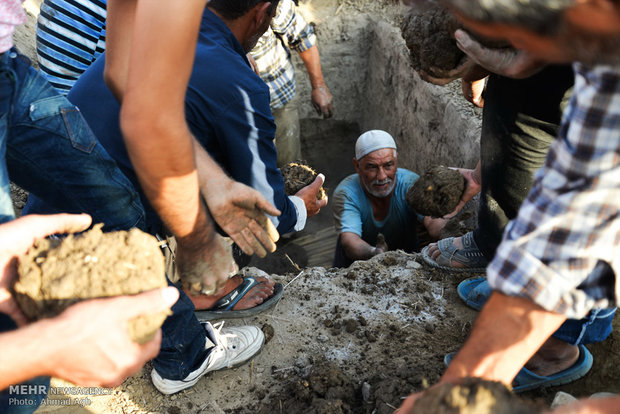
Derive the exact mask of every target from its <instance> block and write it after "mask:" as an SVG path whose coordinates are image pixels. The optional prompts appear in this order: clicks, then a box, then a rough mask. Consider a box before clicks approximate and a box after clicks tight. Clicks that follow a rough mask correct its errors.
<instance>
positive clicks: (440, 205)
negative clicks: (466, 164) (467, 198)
mask: <svg viewBox="0 0 620 414" xmlns="http://www.w3.org/2000/svg"><path fill="white" fill-rule="evenodd" d="M463 191H465V178H463V176H462V175H461V174H460V173H459V172H458V171H455V170H451V169H450V168H447V167H444V166H440V165H439V166H433V167H431V168H429V169H428V170H427V171H426V172H425V173H424V175H423V176H422V177H420V179H419V180H417V181H416V182H415V183H414V184H413V185H412V186H411V188H410V189H409V191H408V192H407V202H408V203H409V205H410V206H411V208H412V209H414V210H415V211H417V212H418V213H420V214H422V215H425V216H431V217H443V216H445V215H446V214H449V213H451V212H452V211H454V209H455V208H456V206H457V204H458V203H459V200H460V199H461V195H463Z"/></svg>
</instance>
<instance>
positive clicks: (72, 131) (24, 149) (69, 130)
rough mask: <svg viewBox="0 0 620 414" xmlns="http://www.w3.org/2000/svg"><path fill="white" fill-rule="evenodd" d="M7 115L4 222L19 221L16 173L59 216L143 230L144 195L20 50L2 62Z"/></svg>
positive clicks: (3, 121)
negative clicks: (84, 216)
mask: <svg viewBox="0 0 620 414" xmlns="http://www.w3.org/2000/svg"><path fill="white" fill-rule="evenodd" d="M0 114H1V115H0V222H5V221H8V220H11V219H13V218H14V212H13V207H12V204H11V202H10V192H9V176H10V179H11V181H13V182H15V183H16V184H18V185H19V186H20V187H22V188H24V189H25V190H27V191H28V192H30V193H33V194H35V195H36V196H37V197H38V198H40V199H41V200H43V201H44V202H45V203H46V204H47V205H49V206H50V207H51V208H52V209H54V210H55V211H62V212H67V213H84V212H85V213H89V214H90V215H91V216H92V217H93V222H94V223H104V224H105V229H106V230H114V229H128V228H131V227H139V228H144V208H143V207H142V203H141V201H140V196H139V195H138V192H137V191H136V190H135V188H134V186H133V185H132V184H131V182H130V181H129V180H128V179H127V177H125V176H124V175H123V174H122V173H121V171H120V170H119V169H118V166H117V165H116V162H115V161H114V160H113V159H112V158H111V157H110V156H109V155H108V153H107V152H106V151H105V149H104V148H103V147H102V146H101V144H99V142H98V141H97V138H95V136H94V134H93V133H92V131H91V130H90V128H89V127H88V125H87V124H86V122H85V121H84V119H83V118H82V114H81V113H80V111H79V109H78V108H77V107H75V106H74V105H73V104H71V103H70V102H69V101H68V100H67V99H66V98H65V97H63V96H61V95H59V94H58V92H56V90H55V89H54V88H53V87H52V86H51V85H50V84H49V83H48V82H47V81H46V80H45V79H44V78H43V77H42V76H41V75H39V73H38V72H37V71H35V70H34V69H33V68H32V67H31V66H30V61H29V60H28V59H27V58H26V57H24V56H22V55H20V54H19V53H18V52H17V51H16V50H15V49H12V50H10V51H8V52H6V53H4V54H3V55H2V56H1V57H0ZM104 200H105V202H103V201H104Z"/></svg>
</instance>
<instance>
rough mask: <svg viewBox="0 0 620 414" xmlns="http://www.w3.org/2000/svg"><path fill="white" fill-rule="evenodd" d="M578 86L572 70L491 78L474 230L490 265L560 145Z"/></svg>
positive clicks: (557, 68) (553, 69)
mask: <svg viewBox="0 0 620 414" xmlns="http://www.w3.org/2000/svg"><path fill="white" fill-rule="evenodd" d="M573 80H574V76H573V71H572V69H571V67H570V66H548V67H547V68H545V69H543V70H542V71H541V72H539V73H537V74H536V75H534V76H531V77H529V78H527V79H509V78H505V77H502V76H498V75H491V76H490V77H489V80H488V83H487V88H486V91H485V95H484V111H483V116H482V136H481V138H480V160H481V163H482V164H481V167H482V189H481V195H480V205H479V209H478V227H477V228H476V229H475V230H474V240H475V241H476V244H477V245H478V248H479V249H480V250H481V251H482V253H483V254H484V255H485V257H486V258H487V259H488V260H491V259H492V258H493V255H494V254H495V250H496V249H497V247H498V246H499V244H500V242H501V240H502V234H503V232H504V228H505V227H506V224H508V221H510V220H512V219H513V218H515V217H516V216H517V212H518V211H519V207H520V206H521V203H522V202H523V200H524V199H525V197H526V196H527V195H528V193H529V191H530V189H531V188H532V182H533V174H534V172H536V170H538V169H539V168H540V167H541V166H542V165H543V163H544V161H545V158H546V155H547V151H548V149H549V147H550V145H551V143H552V142H553V141H554V140H555V137H556V134H557V131H558V127H559V124H560V121H561V116H562V111H563V109H564V107H565V106H566V104H567V103H568V100H569V98H570V93H571V90H572V86H573Z"/></svg>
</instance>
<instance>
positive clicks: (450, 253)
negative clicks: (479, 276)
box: [422, 231, 489, 273]
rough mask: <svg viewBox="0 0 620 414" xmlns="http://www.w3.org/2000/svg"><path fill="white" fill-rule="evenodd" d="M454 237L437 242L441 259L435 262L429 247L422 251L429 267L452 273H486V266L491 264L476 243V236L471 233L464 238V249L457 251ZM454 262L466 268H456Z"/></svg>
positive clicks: (438, 258)
mask: <svg viewBox="0 0 620 414" xmlns="http://www.w3.org/2000/svg"><path fill="white" fill-rule="evenodd" d="M453 240H454V237H448V238H447V239H441V240H439V241H438V242H437V247H439V251H440V254H439V257H437V261H435V260H434V259H433V258H432V257H431V256H430V254H429V253H428V251H429V246H426V247H424V248H423V249H422V258H423V259H424V261H425V262H426V263H428V264H429V265H431V266H433V267H436V268H438V269H443V270H449V271H451V272H459V273H461V272H470V273H471V272H475V273H485V272H486V266H487V264H489V262H488V261H487V259H486V258H485V257H484V255H483V254H482V252H481V251H480V249H478V246H477V245H476V242H475V241H474V234H473V233H472V232H471V231H470V232H469V233H466V234H464V235H463V236H462V242H463V248H462V249H457V248H456V247H454V244H453V243H452V241H453ZM452 260H456V261H457V262H459V263H462V264H464V265H466V267H454V266H451V265H450V263H451V262H452Z"/></svg>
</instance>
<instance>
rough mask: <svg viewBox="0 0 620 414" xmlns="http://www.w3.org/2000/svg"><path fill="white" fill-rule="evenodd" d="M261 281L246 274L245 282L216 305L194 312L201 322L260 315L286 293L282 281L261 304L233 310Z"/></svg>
mask: <svg viewBox="0 0 620 414" xmlns="http://www.w3.org/2000/svg"><path fill="white" fill-rule="evenodd" d="M259 283H260V282H259V281H257V280H256V279H255V278H254V277H252V276H245V277H244V278H243V282H241V284H240V285H239V286H237V287H236V288H235V289H233V290H232V291H230V292H229V293H228V294H226V295H224V296H223V297H222V298H221V299H220V300H218V301H217V302H215V305H213V307H212V308H211V309H205V310H196V311H194V314H195V315H196V317H197V318H198V320H199V321H200V322H206V321H210V320H213V319H233V318H248V317H251V316H255V315H258V314H259V313H261V312H264V311H266V310H267V309H270V308H271V307H273V306H274V305H275V304H276V303H278V301H279V300H280V299H281V298H282V295H283V294H284V286H282V283H276V284H275V286H274V287H273V295H271V296H270V297H268V298H267V299H266V300H265V301H264V302H263V303H261V304H260V305H256V306H254V307H253V308H249V309H240V310H233V308H234V307H235V305H236V304H237V303H238V302H239V301H240V300H241V299H242V298H243V297H244V296H245V295H246V294H247V293H248V292H249V291H250V290H251V289H252V288H253V287H254V286H256V285H257V284H259Z"/></svg>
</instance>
